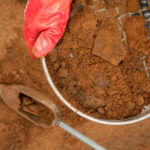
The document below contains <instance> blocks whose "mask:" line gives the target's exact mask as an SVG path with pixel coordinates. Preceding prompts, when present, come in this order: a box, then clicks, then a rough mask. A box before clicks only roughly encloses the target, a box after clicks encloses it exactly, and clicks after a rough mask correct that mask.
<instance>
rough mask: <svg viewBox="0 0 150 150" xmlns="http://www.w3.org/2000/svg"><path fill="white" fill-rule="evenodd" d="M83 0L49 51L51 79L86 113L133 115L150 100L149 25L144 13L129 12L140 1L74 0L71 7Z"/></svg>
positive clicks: (112, 116) (101, 116)
mask: <svg viewBox="0 0 150 150" xmlns="http://www.w3.org/2000/svg"><path fill="white" fill-rule="evenodd" d="M81 3H82V5H83V8H82V10H80V11H78V12H77V11H76V14H75V15H74V16H73V17H72V18H71V19H70V21H69V24H68V27H67V30H66V32H65V34H64V37H63V39H62V40H61V41H60V42H59V44H58V46H57V47H56V49H55V50H54V51H53V52H52V53H50V55H49V56H48V57H47V64H48V67H49V71H50V73H51V74H52V76H53V81H54V82H55V84H56V86H57V87H58V89H59V90H60V92H61V93H62V94H63V95H64V97H65V98H66V99H67V100H68V101H69V102H70V103H71V104H72V105H73V106H75V107H76V108H78V109H79V110H82V111H83V112H85V113H87V114H89V115H92V116H94V117H97V118H105V119H123V118H127V117H131V116H135V115H137V114H139V113H140V112H141V111H142V109H143V107H144V106H145V105H148V104H149V103H150V101H149V100H148V99H149V98H148V97H149V96H148V95H149V94H148V91H149V89H150V83H149V71H148V72H146V70H145V69H146V68H145V64H146V65H148V64H147V60H148V58H149V49H150V41H149V40H148V31H146V28H145V21H144V18H143V17H142V16H135V17H129V15H128V14H127V13H128V12H131V13H133V12H136V11H138V10H139V9H140V7H139V2H138V1H137V0H135V1H130V0H129V1H127V2H124V1H117V0H116V1H104V2H103V1H101V2H100V1H99V3H98V2H93V3H92V1H89V3H85V2H81V1H79V0H76V1H74V3H73V5H72V10H73V11H74V8H75V9H76V6H77V5H79V4H81ZM136 6H137V7H136ZM132 7H134V8H136V9H131V8H132ZM97 12H98V15H97ZM104 14H105V16H104ZM101 15H102V16H103V17H102V16H101ZM99 16H101V18H99ZM144 63H145V64H144ZM147 94H148V95H147Z"/></svg>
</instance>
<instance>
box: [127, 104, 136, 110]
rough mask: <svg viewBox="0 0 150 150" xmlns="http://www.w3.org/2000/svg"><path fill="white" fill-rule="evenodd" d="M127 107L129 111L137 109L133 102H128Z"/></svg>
mask: <svg viewBox="0 0 150 150" xmlns="http://www.w3.org/2000/svg"><path fill="white" fill-rule="evenodd" d="M127 107H128V108H129V110H132V109H134V108H135V104H134V103H133V102H128V103H127Z"/></svg>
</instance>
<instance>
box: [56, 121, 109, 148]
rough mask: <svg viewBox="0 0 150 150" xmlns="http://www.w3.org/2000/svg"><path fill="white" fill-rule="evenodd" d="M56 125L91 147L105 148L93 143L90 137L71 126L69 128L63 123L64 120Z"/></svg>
mask: <svg viewBox="0 0 150 150" xmlns="http://www.w3.org/2000/svg"><path fill="white" fill-rule="evenodd" d="M58 126H59V127H61V128H62V129H64V130H65V131H67V132H69V133H70V134H72V135H73V136H75V137H76V138H78V139H80V140H81V141H82V142H84V143H86V144H87V145H89V146H91V147H92V148H94V149H96V150H106V149H105V148H104V147H102V146H101V145H99V144H97V143H95V142H94V141H92V140H91V139H89V138H88V137H86V136H85V135H83V134H81V133H79V132H78V131H76V130H74V129H73V128H71V127H70V126H68V125H67V124H65V123H64V122H62V121H60V122H59V124H58Z"/></svg>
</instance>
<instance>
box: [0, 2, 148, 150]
mask: <svg viewBox="0 0 150 150" xmlns="http://www.w3.org/2000/svg"><path fill="white" fill-rule="evenodd" d="M84 2H85V3H86V4H92V1H91V0H89V1H84ZM25 5H26V0H13V1H12V0H7V1H6V0H0V14H1V17H0V35H1V36H0V82H1V83H9V84H16V83H18V84H23V85H26V86H29V87H31V88H34V89H36V90H39V91H41V92H42V93H43V94H45V95H46V96H48V97H49V98H50V100H52V101H53V102H54V103H55V104H56V105H57V107H58V108H59V110H60V113H61V118H62V120H63V121H64V122H66V123H67V124H69V125H71V126H72V127H74V128H75V129H77V130H78V131H80V132H81V133H83V134H85V135H87V136H88V137H90V138H92V139H93V140H95V141H96V142H98V143H99V144H102V145H103V146H105V147H106V148H108V149H112V150H113V149H114V150H127V149H129V150H133V149H136V150H149V143H150V138H149V137H150V128H149V126H150V120H149V119H147V120H145V121H142V122H139V123H137V124H133V125H126V126H105V125H102V124H97V123H94V122H91V121H88V120H85V119H83V118H80V117H79V116H78V115H76V114H75V113H73V112H72V111H70V110H69V109H68V108H67V107H66V106H65V105H63V104H62V103H61V102H60V100H59V99H58V98H57V97H56V95H55V94H54V93H53V91H52V90H51V89H50V87H49V85H48V83H47V81H46V79H45V76H44V74H43V71H42V68H41V64H40V62H39V61H37V60H32V59H31V58H30V57H29V54H28V52H27V48H26V45H25V41H24V38H23V18H24V14H23V13H24V8H25ZM94 5H95V7H96V8H97V9H101V8H102V7H103V4H102V3H101V1H97V3H96V2H95V3H94ZM113 5H114V4H113ZM74 6H75V4H73V7H74ZM121 6H122V5H121V4H120V8H122V7H121ZM84 7H85V6H84ZM84 7H83V9H82V10H85V9H84ZM107 7H109V6H107ZM79 8H81V7H79ZM86 8H87V6H86ZM110 8H111V7H110ZM123 8H124V7H123ZM88 10H89V9H88ZM121 10H122V12H120V13H124V12H126V9H121ZM81 12H82V11H79V13H77V14H76V15H73V18H74V17H77V15H80V13H81ZM89 12H91V10H90V11H89ZM112 12H113V11H112V10H111V13H112ZM111 13H110V14H111ZM97 15H99V16H97V19H98V23H96V24H97V25H98V26H99V23H100V24H101V23H102V22H103V19H105V18H106V16H107V15H106V13H105V12H99V13H98V12H97ZM90 16H91V18H94V14H91V15H90ZM87 17H88V16H87ZM87 17H86V18H85V20H87ZM140 18H141V17H140ZM83 19H84V17H83ZM89 19H90V18H89ZM75 21H76V20H74V25H75V26H80V25H79V24H75ZM91 21H92V20H91ZM112 21H113V22H114V23H115V22H116V24H117V25H118V22H117V21H116V20H112ZM92 22H93V21H92ZM94 22H95V21H94ZM133 22H134V21H133ZM137 22H138V21H137ZM70 23H71V21H70ZM143 23H144V22H143ZM72 24H73V23H72ZM89 24H90V20H89ZM94 24H95V23H94ZM128 24H129V23H128ZM132 27H133V26H130V28H132ZM86 28H88V25H87V26H86ZM93 28H94V27H93ZM93 28H92V27H91V26H89V31H91V29H92V30H93ZM81 29H83V27H82V26H81ZM96 30H97V29H96ZM142 30H145V29H144V28H143V27H142ZM67 31H68V29H67ZM77 31H78V30H77ZM81 31H82V30H81ZM75 32H76V31H74V34H75ZM91 33H93V32H92V31H91ZM65 34H66V33H65ZM140 34H141V33H140ZM80 35H81V37H82V35H84V36H85V32H81V34H80ZM91 37H92V36H91ZM94 37H95V38H96V37H97V36H96V35H95V36H94ZM72 38H73V39H72V40H74V37H72ZM87 38H88V37H87ZM95 38H94V39H95ZM90 39H91V38H90ZM131 39H132V37H131ZM70 40H71V39H70ZM87 40H88V39H87ZM81 41H82V39H81V40H79V43H80V42H81ZM139 41H140V40H139ZM61 42H63V40H62V41H60V43H61ZM69 42H70V41H69ZM143 42H144V41H143ZM136 43H137V42H136ZM66 44H67V45H68V42H67V43H65V44H64V46H65V45H66ZM86 44H87V45H88V42H86V43H85V44H84V43H83V46H85V45H86ZM131 44H132V43H131ZM67 45H66V49H65V48H64V49H62V50H61V52H59V55H56V54H57V53H56V51H54V52H52V53H51V56H49V57H50V58H51V65H53V67H54V68H55V70H59V68H61V70H60V75H61V76H64V75H63V73H61V72H63V71H64V72H65V73H66V75H67V74H68V70H67V71H66V70H64V69H66V67H64V66H65V65H64V63H63V60H64V56H68V52H67V51H68V50H69V51H70V52H72V54H71V53H69V56H71V57H72V56H75V54H78V53H79V54H82V53H83V51H79V50H78V51H74V50H72V45H71V46H70V48H67ZM73 45H74V47H78V43H77V44H76V42H75V41H74V44H73ZM79 46H80V47H81V46H82V44H81V43H80V45H79ZM143 46H144V45H143ZM80 47H79V48H80ZM81 48H82V47H81ZM139 48H141V47H139ZM143 50H144V48H143ZM133 51H134V49H133ZM144 51H145V50H144ZM144 51H143V52H144ZM87 52H88V53H89V49H88V46H87ZM145 52H146V51H145ZM145 52H144V53H145ZM84 53H85V52H84ZM91 53H92V51H91ZM85 54H86V53H85ZM52 55H53V56H54V57H52ZM60 55H61V57H60ZM91 55H92V54H91ZM59 57H60V58H61V59H62V61H61V66H63V67H61V66H60V63H59V61H60V59H59ZM82 57H83V56H82V55H81V58H82ZM127 57H128V55H127V56H126V58H124V61H125V59H127ZM95 58H96V60H97V63H99V62H104V60H102V59H101V58H99V57H98V56H94V59H93V57H91V59H89V62H95ZM80 60H82V59H80ZM135 61H136V57H135V59H134V62H132V66H133V67H132V68H134V66H135V64H136V63H135ZM54 62H56V63H54ZM121 62H122V61H121ZM121 62H120V63H121ZM65 64H66V63H65ZM107 64H108V66H109V67H110V66H113V65H110V64H109V63H107ZM146 64H147V66H149V65H150V58H149V57H146ZM66 65H67V64H66ZM49 66H50V64H49ZM78 66H79V65H78ZM119 66H120V65H119ZM125 66H126V65H125ZM89 67H90V66H89ZM113 67H114V66H113ZM113 67H112V70H113ZM122 67H123V65H122ZM122 67H120V70H121V71H122ZM91 68H92V66H91ZM91 68H90V69H91ZM106 68H107V67H106ZM114 68H116V67H114ZM135 68H136V66H135ZM135 68H134V70H135ZM104 69H105V68H103V70H104ZM116 70H117V69H116ZM116 70H115V71H116ZM126 70H128V69H126ZM109 71H110V70H109ZM98 72H99V70H98ZM129 72H130V69H129ZM143 72H144V71H143ZM100 73H101V72H100ZM106 73H107V72H106ZM68 75H69V74H68ZM112 75H114V74H113V72H112ZM53 76H54V74H53ZM92 77H93V75H92ZM126 77H127V76H126ZM132 77H133V76H132ZM138 77H139V81H140V76H136V78H138ZM82 80H86V78H84V76H82ZM82 80H81V81H82ZM98 80H100V81H101V82H102V81H105V82H103V87H107V86H108V85H109V82H106V81H107V80H108V79H107V76H100V77H99V78H98ZM60 81H62V83H63V82H66V80H63V78H62V77H61V78H60ZM119 81H120V80H119ZM119 81H118V82H119ZM101 82H100V83H101ZM131 82H132V80H130V82H129V83H131ZM73 83H76V81H75V82H74V81H72V82H70V84H73ZM83 83H84V82H83ZM85 83H86V82H85ZM129 83H128V84H129ZM140 83H141V84H144V85H147V86H146V87H147V89H148V85H149V84H148V83H149V82H146V81H145V82H144V83H142V82H140ZM123 84H124V82H123ZM60 85H62V88H63V84H60ZM72 87H73V86H72ZM136 87H138V85H137V86H136ZM142 87H143V89H144V86H142ZM94 88H97V89H99V90H97V91H99V95H100V94H102V93H105V90H104V89H103V88H101V87H100V86H95V85H94ZM130 88H131V87H130ZM131 89H132V88H131ZM133 91H134V90H133ZM144 91H146V89H144ZM72 92H73V93H75V92H76V90H73V89H72ZM64 93H65V94H67V93H66V91H64ZM104 95H105V94H104ZM81 96H82V95H81ZM79 97H80V96H79ZM101 97H102V98H101V99H103V96H101ZM104 97H105V96H104ZM142 97H144V103H146V104H148V103H149V97H150V93H149V92H148V91H147V92H144V93H143V94H142ZM75 101H76V100H74V99H72V102H75ZM139 101H140V103H143V100H142V98H141V97H140V96H139ZM89 102H91V101H89ZM120 103H121V101H120ZM92 104H93V103H92ZM97 105H103V101H102V103H100V104H97ZM130 107H133V106H132V105H131V106H130ZM99 112H101V113H102V114H103V112H104V113H105V111H104V109H103V108H102V109H101V107H100V108H99ZM32 113H33V112H32ZM70 149H71V150H77V149H80V150H91V148H90V147H88V146H87V145H86V144H84V143H82V142H81V141H79V140H78V139H76V138H74V137H73V136H72V135H70V134H68V133H67V132H65V131H63V130H61V129H60V128H57V127H54V128H51V129H43V128H40V127H36V126H35V125H33V124H31V123H30V122H28V121H27V120H25V119H24V118H22V117H20V116H19V115H17V114H16V113H15V112H13V111H12V110H11V109H9V108H8V107H7V106H6V105H5V104H4V103H3V101H2V100H1V98H0V150H70Z"/></svg>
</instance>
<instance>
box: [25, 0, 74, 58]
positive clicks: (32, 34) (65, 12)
mask: <svg viewBox="0 0 150 150" xmlns="http://www.w3.org/2000/svg"><path fill="white" fill-rule="evenodd" d="M71 2H72V0H28V4H27V7H26V10H25V22H24V36H25V40H26V43H27V47H28V49H29V52H30V54H31V56H33V57H43V56H45V55H47V54H48V53H49V52H50V51H51V50H52V49H53V48H54V47H55V46H56V44H57V42H58V41H59V40H60V39H61V37H62V36H63V33H64V31H65V28H66V25H67V22H68V19H69V13H70V5H71Z"/></svg>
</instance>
